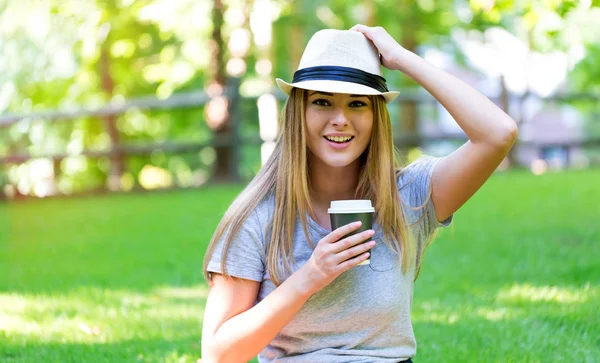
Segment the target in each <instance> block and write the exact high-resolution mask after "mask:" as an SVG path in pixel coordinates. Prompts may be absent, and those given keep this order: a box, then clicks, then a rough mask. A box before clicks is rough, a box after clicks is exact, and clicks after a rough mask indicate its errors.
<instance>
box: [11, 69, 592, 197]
mask: <svg viewBox="0 0 600 363" xmlns="http://www.w3.org/2000/svg"><path fill="white" fill-rule="evenodd" d="M273 94H274V95H276V98H277V99H278V100H279V101H284V100H285V97H286V96H285V95H283V94H282V93H281V92H279V91H277V92H275V91H274V92H273ZM224 95H225V96H226V97H227V98H228V99H229V100H230V102H229V114H230V117H231V119H230V123H231V127H230V129H229V132H228V133H227V134H225V135H220V136H219V137H217V136H215V137H213V138H212V139H211V140H209V141H207V142H204V143H179V142H163V143H148V144H145V145H135V146H134V145H125V144H123V143H122V142H121V141H120V138H119V137H118V134H116V133H115V131H114V130H110V129H109V128H111V127H112V128H115V125H114V124H112V125H110V124H109V123H108V122H106V127H107V130H106V132H107V133H108V134H109V135H110V136H111V147H110V148H109V149H108V150H102V151H97V150H82V151H81V152H78V153H76V154H70V153H66V152H62V153H47V154H35V155H32V154H30V153H28V152H26V151H24V150H11V151H10V152H9V153H7V154H5V155H0V168H2V169H0V172H1V171H2V170H4V171H6V170H7V168H8V166H9V165H15V164H24V163H27V162H29V161H30V160H33V159H47V160H52V161H53V163H54V165H55V166H56V165H59V164H60V163H61V162H62V160H64V159H65V158H68V157H70V156H84V157H86V158H109V159H110V160H111V162H115V160H117V159H118V158H128V157H131V156H139V155H149V154H151V153H153V152H156V151H162V152H164V153H166V154H171V155H173V154H184V153H194V152H199V151H200V150H202V149H204V148H206V147H213V148H215V147H230V148H232V151H233V156H234V157H233V158H232V162H231V166H230V180H232V181H240V172H239V171H240V162H241V157H240V153H241V149H242V146H243V145H255V146H258V145H260V144H262V143H263V140H262V139H261V138H260V137H259V135H258V134H253V135H243V134H241V133H240V128H239V126H240V125H241V124H242V123H243V122H244V116H243V115H242V112H241V103H242V102H256V100H257V98H256V97H254V98H253V97H250V98H248V97H241V96H240V94H239V80H237V79H233V80H231V82H230V86H229V87H227V89H226V90H225V92H224ZM523 97H524V96H518V95H513V96H511V98H512V99H513V100H517V101H518V100H523ZM490 98H491V99H492V100H493V101H494V102H496V103H497V104H501V103H502V102H501V100H500V98H499V97H497V98H494V97H490ZM210 99H211V98H210V97H209V95H208V94H207V93H206V92H204V91H197V92H188V93H181V94H175V95H172V96H171V97H169V98H166V99H158V98H156V97H145V98H138V99H131V100H127V101H122V102H112V103H109V104H107V105H105V106H103V107H99V108H80V109H76V110H71V111H68V110H67V111H48V112H33V113H28V114H5V115H0V132H4V131H6V129H8V128H10V127H12V126H13V125H17V124H19V123H21V122H27V120H43V121H44V122H47V123H60V122H72V121H74V120H77V119H80V118H83V117H86V118H95V119H97V120H98V121H99V122H101V120H104V121H107V120H113V122H114V119H115V118H116V117H118V116H120V115H122V114H124V113H125V112H127V111H129V110H140V111H145V110H146V111H147V110H177V109H193V108H200V107H202V106H204V105H205V104H207V102H209V101H210ZM544 101H551V102H572V101H583V102H592V103H596V104H597V103H598V101H599V97H598V96H597V95H562V96H553V97H551V98H548V99H544ZM407 102H416V103H417V104H420V105H423V104H429V105H432V106H434V105H436V104H437V101H436V100H435V99H434V98H432V97H431V96H428V95H423V94H417V93H410V92H404V93H403V94H402V95H401V96H400V97H398V98H397V99H396V100H395V101H394V104H403V103H407ZM394 104H391V105H390V107H393V106H394ZM115 130H116V128H115ZM111 131H112V132H111ZM465 140H466V138H465V136H464V134H453V135H449V134H443V135H436V136H431V135H419V134H413V135H401V136H397V137H395V139H394V141H395V144H396V146H397V147H399V148H402V147H403V146H404V145H415V144H417V145H422V144H424V143H432V142H436V141H456V142H461V141H465ZM516 147H529V148H534V149H537V150H539V153H540V154H541V153H542V150H544V148H548V147H553V148H560V149H564V150H566V152H567V155H569V154H570V152H569V151H570V150H571V149H573V148H594V149H596V148H600V138H585V139H581V140H577V141H572V142H556V143H536V142H519V143H518V145H517V146H516ZM567 162H568V163H569V162H570V161H569V160H567ZM121 172H122V170H121ZM5 174H6V173H5ZM7 179H8V178H7V177H6V175H4V177H2V176H1V175H0V181H4V182H3V183H0V198H6V197H7V193H6V190H7V189H6V185H8V184H9V181H8V180H7ZM12 189H13V190H15V188H12ZM109 189H110V188H108V187H107V186H104V187H101V188H98V189H96V190H93V191H92V192H105V191H110V190H109ZM140 189H141V188H140V187H139V186H137V187H136V188H134V189H133V190H140ZM16 194H17V197H19V196H20V194H19V193H18V192H17V193H16ZM11 197H15V196H14V195H12V196H11Z"/></svg>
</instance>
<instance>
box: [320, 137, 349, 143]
mask: <svg viewBox="0 0 600 363" xmlns="http://www.w3.org/2000/svg"><path fill="white" fill-rule="evenodd" d="M325 138H326V139H327V140H329V141H335V142H346V141H348V140H350V139H351V138H352V136H325Z"/></svg>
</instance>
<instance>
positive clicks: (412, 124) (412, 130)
mask: <svg viewBox="0 0 600 363" xmlns="http://www.w3.org/2000/svg"><path fill="white" fill-rule="evenodd" d="M405 24H406V25H405V26H403V27H402V36H401V43H400V44H401V45H402V46H403V47H404V48H405V49H407V50H409V51H411V52H414V53H416V51H417V45H418V44H417V40H416V39H415V32H414V29H413V25H412V23H410V22H405ZM401 84H402V88H403V89H404V90H408V89H411V90H413V89H415V83H414V82H413V81H412V80H411V79H410V78H408V77H406V76H404V77H402V82H401ZM411 96H412V95H411ZM414 96H415V97H416V94H415V95H414ZM417 107H418V103H417V101H416V100H415V99H412V98H411V99H407V100H404V101H402V102H401V103H400V124H401V125H402V126H401V130H402V131H401V132H402V136H403V138H405V142H403V144H402V145H401V150H403V151H405V152H406V151H408V150H410V149H412V148H415V147H418V146H419V138H418V136H419V135H418V130H419V127H418V126H419V125H418V121H419V115H418V108H417Z"/></svg>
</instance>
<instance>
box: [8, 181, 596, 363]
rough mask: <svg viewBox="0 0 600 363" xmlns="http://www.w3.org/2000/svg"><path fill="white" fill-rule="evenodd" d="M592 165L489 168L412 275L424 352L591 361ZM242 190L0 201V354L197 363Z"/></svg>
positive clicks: (426, 356)
mask: <svg viewBox="0 0 600 363" xmlns="http://www.w3.org/2000/svg"><path fill="white" fill-rule="evenodd" d="M599 180H600V172H599V171H586V172H572V173H561V174H547V175H544V176H540V177H535V176H531V175H529V174H526V173H520V172H514V173H510V174H500V175H495V176H494V177H493V178H492V179H491V180H490V182H489V183H488V184H486V185H485V186H484V188H483V189H482V190H481V191H480V192H478V193H477V195H475V196H474V197H473V198H472V199H471V200H470V201H469V202H468V203H467V204H466V205H465V206H464V207H463V208H462V209H461V210H460V211H459V212H458V213H457V214H456V217H455V223H454V225H453V226H452V227H450V228H448V229H445V230H443V231H442V232H441V233H440V235H439V237H438V239H437V240H436V241H435V243H434V244H433V245H432V247H431V248H430V249H429V251H428V252H427V254H426V256H425V260H424V266H423V269H422V271H421V276H420V277H419V280H418V281H417V284H416V286H415V297H414V304H413V314H412V316H413V324H414V329H415V333H416V336H417V341H418V346H419V347H418V355H417V359H416V361H418V362H448V361H456V362H459V361H460V362H506V361H511V362H552V361H562V360H564V361H576V362H586V361H587V362H594V361H596V360H597V359H598V357H600V328H599V327H600V262H599V261H600V258H599V257H598V256H599V255H600V242H599V241H600V222H599V218H598V217H600V207H599V205H598V204H599V202H600V197H598V192H599V191H600V190H598V185H599V182H598V181H599ZM239 190H240V187H212V188H210V189H202V190H196V191H191V190H188V191H179V192H170V193H155V194H146V195H116V196H108V197H94V198H82V199H71V200H67V199H63V200H45V201H32V202H26V203H15V204H10V205H0V362H124V361H127V362H132V361H144V362H146V361H152V362H165V361H166V362H195V361H196V359H198V358H199V355H200V333H201V326H202V315H203V307H204V302H205V299H206V294H207V289H206V285H205V284H204V282H203V278H202V259H203V255H204V251H205V249H206V245H207V243H208V240H209V238H210V236H211V235H212V232H213V231H214V228H215V226H216V224H217V223H218V221H219V219H220V216H221V215H222V213H223V212H224V210H225V208H226V207H227V206H228V204H229V203H230V201H231V200H232V199H233V198H234V196H235V195H236V193H237V192H239Z"/></svg>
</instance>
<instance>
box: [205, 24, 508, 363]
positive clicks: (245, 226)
mask: <svg viewBox="0 0 600 363" xmlns="http://www.w3.org/2000/svg"><path fill="white" fill-rule="evenodd" d="M381 64H383V66H385V67H387V68H389V69H392V70H399V71H401V72H402V73H404V74H405V75H407V76H408V77H411V78H412V79H413V80H415V81H416V82H418V83H419V84H420V85H421V86H422V87H424V88H425V89H426V90H427V91H429V93H431V94H432V95H433V96H434V97H435V98H436V99H437V100H438V101H439V102H440V103H441V104H442V105H443V106H444V107H445V108H446V109H447V110H448V111H449V112H450V114H451V115H452V116H453V117H454V119H455V120H456V122H457V123H458V124H459V125H460V127H461V128H462V129H463V130H464V132H465V133H466V134H467V136H468V137H469V141H468V142H466V143H465V144H464V145H463V146H462V147H460V148H459V149H457V150H456V151H454V152H453V153H452V154H450V155H448V156H446V157H443V158H433V157H427V158H421V159H419V160H417V161H415V162H413V163H412V164H411V165H409V166H407V167H405V168H403V169H400V168H399V165H398V164H397V158H396V154H395V149H394V145H393V142H392V129H391V124H390V118H389V114H388V110H387V106H386V103H388V102H390V101H392V100H393V99H394V98H395V97H396V96H397V95H398V92H391V91H389V90H388V89H387V85H386V83H385V79H384V78H383V77H381ZM277 83H278V85H279V87H280V88H281V89H282V90H283V91H284V92H286V93H287V94H288V95H289V98H288V101H287V103H286V105H285V107H284V112H283V115H282V118H281V134H280V135H279V138H278V140H277V146H276V148H275V151H274V152H273V154H272V156H271V157H270V159H269V160H268V161H267V163H266V164H265V165H264V166H263V168H262V169H261V170H260V172H259V173H258V175H257V176H256V177H255V178H254V179H253V180H252V182H250V184H249V185H248V186H247V187H246V189H245V190H244V191H243V192H242V193H241V194H240V195H239V196H238V197H237V199H236V200H235V201H234V202H233V203H232V205H231V206H230V207H229V209H228V210H227V212H226V213H225V216H224V217H223V219H222V220H221V223H220V224H219V226H218V227H217V230H216V232H215V234H214V236H213V239H212V241H211V243H210V246H209V248H208V251H207V254H206V259H205V263H204V272H205V277H206V279H207V281H208V282H209V284H210V292H209V295H208V300H207V302H206V309H205V313H204V321H203V329H202V357H203V360H204V361H206V362H246V361H248V360H251V359H252V358H253V357H255V356H256V355H258V359H259V361H260V362H273V361H277V362H401V361H404V362H411V358H413V357H414V355H415V353H416V341H415V337H414V334H413V329H412V325H411V322H410V307H411V303H412V292H413V282H414V280H415V279H416V276H417V274H418V271H419V269H420V262H421V257H422V255H423V252H424V250H425V248H426V246H427V244H428V243H429V242H430V240H431V238H432V236H433V233H434V232H435V230H436V229H437V228H438V227H440V226H446V225H448V224H449V223H450V221H451V218H452V215H453V213H454V212H455V211H456V210H457V209H458V208H460V207H461V206H462V205H463V204H464V203H465V202H466V201H467V200H468V199H469V198H470V197H471V196H472V195H473V194H474V193H475V192H476V191H477V190H478V189H479V188H480V187H481V185H482V184H483V183H484V182H485V181H486V180H487V179H488V178H489V176H490V175H491V174H492V173H493V172H494V170H495V169H496V168H497V166H498V165H499V164H500V162H501V161H502V160H503V159H504V158H505V156H506V154H507V153H508V151H509V149H510V148H511V147H512V145H513V143H514V142H515V140H516V137H517V127H516V125H515V122H514V121H513V120H512V119H511V118H510V117H508V116H507V115H506V114H505V113H504V112H502V111H501V110H500V109H499V108H497V107H496V106H495V105H494V104H493V103H492V102H491V101H489V100H488V99H487V98H485V97H484V96H483V95H481V94H480V93H478V92H477V91H475V90H474V89H472V88H471V87H469V86H467V85H466V84H465V83H463V82H461V81H460V80H458V79H456V78H454V77H453V76H451V75H449V74H447V73H445V72H443V71H441V70H439V69H437V68H435V67H433V66H432V65H430V64H428V63H427V62H426V61H424V60H423V59H422V58H420V57H419V56H417V55H415V54H413V53H411V52H409V51H407V50H405V49H404V48H402V47H401V46H400V45H399V44H398V43H397V42H396V41H395V40H394V39H392V37H391V36H390V35H389V34H388V33H387V32H386V31H385V30H384V29H383V28H380V27H378V28H370V27H366V26H362V25H357V26H355V27H353V28H352V29H351V30H349V31H340V30H323V31H320V32H317V33H316V34H315V35H314V36H313V37H312V38H311V40H310V41H309V43H308V45H307V47H306V49H305V51H304V54H303V56H302V60H301V62H300V65H299V68H298V70H297V71H296V72H295V74H294V80H293V81H292V82H291V83H287V82H284V81H282V80H279V79H278V80H277ZM343 199H370V200H371V201H372V202H373V205H374V207H375V211H376V215H375V223H374V224H373V229H372V230H368V231H365V232H361V233H359V234H356V235H353V236H351V237H346V238H342V237H343V236H345V235H346V234H348V233H349V232H351V231H353V230H356V229H358V228H359V225H358V224H356V223H354V224H349V225H346V226H343V227H341V228H338V229H336V230H334V231H331V225H330V221H329V216H328V214H327V208H328V207H329V204H330V202H331V201H332V200H343ZM369 255H370V256H371V260H370V264H368V265H359V264H360V263H361V262H363V261H365V260H366V259H367V258H368V256H369Z"/></svg>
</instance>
